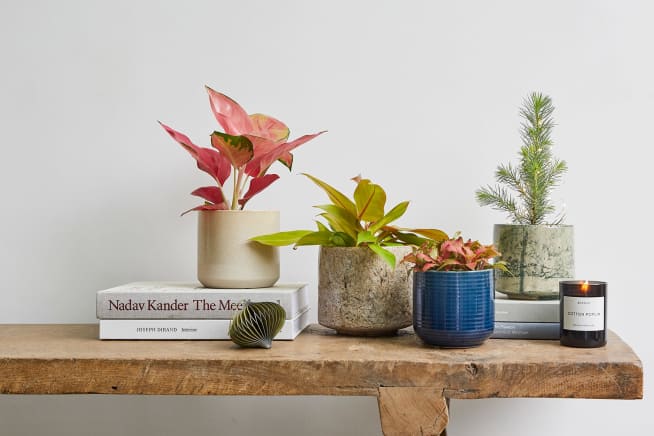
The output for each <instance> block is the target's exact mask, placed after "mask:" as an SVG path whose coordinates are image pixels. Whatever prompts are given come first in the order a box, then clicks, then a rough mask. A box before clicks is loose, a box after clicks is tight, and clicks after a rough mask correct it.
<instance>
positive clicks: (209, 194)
mask: <svg viewBox="0 0 654 436" xmlns="http://www.w3.org/2000/svg"><path fill="white" fill-rule="evenodd" d="M191 195H195V196H196V197H200V198H204V199H205V200H207V201H210V202H211V203H214V204H220V203H223V202H224V201H225V199H224V198H223V193H222V191H221V190H220V188H219V187H217V186H204V187H202V188H198V189H196V190H195V191H193V192H191Z"/></svg>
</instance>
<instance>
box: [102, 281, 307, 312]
mask: <svg viewBox="0 0 654 436" xmlns="http://www.w3.org/2000/svg"><path fill="white" fill-rule="evenodd" d="M248 300H249V301H251V302H253V303H258V302H262V301H271V302H274V303H278V304H279V305H281V306H282V307H283V308H284V310H285V311H286V319H292V318H295V317H296V316H297V315H298V314H299V313H301V312H303V311H304V310H305V309H306V308H308V307H309V292H308V290H307V285H306V283H290V284H278V285H275V286H271V287H269V288H257V289H210V288H204V287H202V285H200V284H199V283H182V282H134V283H128V284H126V285H122V286H117V287H115V288H110V289H105V290H103V291H98V292H97V294H96V315H97V318H98V319H232V317H233V316H234V314H235V313H236V312H237V311H238V310H241V309H242V308H243V304H244V303H245V302H246V301H248Z"/></svg>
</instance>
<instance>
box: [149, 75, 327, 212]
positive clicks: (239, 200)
mask: <svg viewBox="0 0 654 436" xmlns="http://www.w3.org/2000/svg"><path fill="white" fill-rule="evenodd" d="M205 88H206V90H207V92H208V93H209V104H210V105H211V110H212V112H213V114H214V116H215V117H216V120H217V121H218V124H220V125H221V126H222V128H223V130H224V132H219V131H214V132H213V133H212V134H211V146H212V147H213V148H208V147H200V146H198V145H195V144H194V143H193V142H192V141H191V140H190V139H189V138H188V136H186V135H184V134H183V133H180V132H178V131H176V130H174V129H172V128H171V127H169V126H167V125H165V124H164V123H162V122H159V124H161V126H162V127H163V128H164V129H165V130H166V132H168V134H169V135H170V136H171V137H172V138H173V139H174V140H175V141H177V142H178V143H179V144H180V145H181V146H182V147H184V149H185V150H186V151H188V152H189V154H190V155H191V156H192V157H193V158H194V159H195V160H196V162H197V166H198V168H199V169H200V170H202V171H204V172H205V173H207V174H209V175H210V176H211V177H213V179H214V180H215V182H216V185H213V186H204V187H201V188H198V189H196V190H195V191H193V192H191V195H195V196H197V197H200V198H202V199H204V200H205V202H204V204H202V205H200V206H197V207H194V208H192V209H189V210H187V211H186V212H184V213H183V214H185V213H187V212H190V211H193V210H227V209H231V210H239V209H243V208H244V207H245V204H246V203H247V202H248V201H250V199H252V197H254V196H255V195H256V194H258V193H260V192H261V191H263V190H264V189H266V188H267V187H268V186H270V184H271V183H273V182H274V181H275V180H277V179H278V178H279V175H277V174H270V173H268V169H269V168H270V166H271V165H272V164H273V163H275V161H279V162H281V163H282V164H283V165H284V166H286V167H287V168H288V169H289V171H290V170H291V168H292V165H293V155H292V154H291V151H292V150H293V149H295V148H297V147H299V146H300V145H302V144H304V143H305V142H308V141H310V140H312V139H313V138H315V137H316V136H318V135H321V134H323V133H325V131H322V132H318V133H314V134H311V135H304V136H301V137H299V138H297V139H295V140H293V141H288V137H289V134H290V130H289V128H288V127H287V126H286V124H284V123H283V122H281V121H279V120H277V119H275V118H273V117H271V116H268V115H264V114H251V115H248V114H247V112H245V110H244V109H243V108H242V107H241V106H240V105H239V104H238V103H237V102H236V101H234V100H232V99H231V98H229V97H228V96H226V95H224V94H221V93H220V92H217V91H214V90H213V89H211V88H209V87H208V86H206V87H205ZM232 170H233V171H232ZM230 175H233V181H232V192H231V195H230V196H229V197H228V196H227V195H225V194H226V193H225V183H226V182H227V180H228V179H229V177H230ZM248 182H249V185H248ZM246 186H247V187H248V188H247V190H246V189H245V188H246ZM183 214H182V215H183Z"/></svg>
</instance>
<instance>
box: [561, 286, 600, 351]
mask: <svg viewBox="0 0 654 436" xmlns="http://www.w3.org/2000/svg"><path fill="white" fill-rule="evenodd" d="M559 295H560V298H561V307H560V311H561V345H566V346H568V347H580V348H596V347H603V346H604V345H606V282H597V281H588V280H570V281H563V282H559Z"/></svg>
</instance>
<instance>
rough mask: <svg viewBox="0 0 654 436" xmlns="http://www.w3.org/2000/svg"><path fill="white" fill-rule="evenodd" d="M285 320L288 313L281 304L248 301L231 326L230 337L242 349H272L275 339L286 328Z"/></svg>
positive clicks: (235, 316)
mask: <svg viewBox="0 0 654 436" xmlns="http://www.w3.org/2000/svg"><path fill="white" fill-rule="evenodd" d="M284 320H286V311H285V310H284V308H283V307H282V306H280V305H279V304H277V303H271V302H262V303H251V302H250V301H247V302H246V303H245V307H244V308H243V310H241V311H239V312H238V313H236V315H234V318H233V319H232V322H231V323H230V324H229V337H230V338H231V339H232V342H234V343H235V344H236V345H240V346H241V347H248V348H270V347H271V346H272V340H273V338H274V337H275V336H277V333H279V331H280V330H281V329H282V327H283V326H284Z"/></svg>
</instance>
